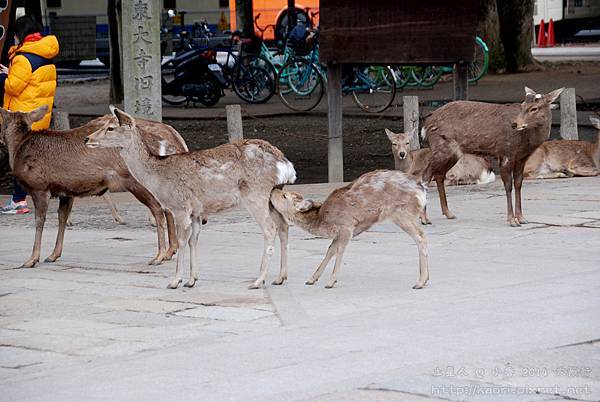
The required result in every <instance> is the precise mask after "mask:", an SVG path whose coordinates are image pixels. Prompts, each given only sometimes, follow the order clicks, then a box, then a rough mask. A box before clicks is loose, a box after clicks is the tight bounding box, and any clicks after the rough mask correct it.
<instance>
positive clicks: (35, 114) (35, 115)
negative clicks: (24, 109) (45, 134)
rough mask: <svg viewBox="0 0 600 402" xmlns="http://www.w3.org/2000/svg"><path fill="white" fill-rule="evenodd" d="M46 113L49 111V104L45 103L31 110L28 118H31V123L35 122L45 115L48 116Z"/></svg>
mask: <svg viewBox="0 0 600 402" xmlns="http://www.w3.org/2000/svg"><path fill="white" fill-rule="evenodd" d="M46 113H48V106H47V105H43V106H40V107H38V108H37V109H34V110H33V111H31V112H29V113H28V114H27V119H28V120H29V122H30V123H32V124H33V123H35V122H36V121H40V120H42V119H43V118H44V116H46Z"/></svg>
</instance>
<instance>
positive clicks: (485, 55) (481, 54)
mask: <svg viewBox="0 0 600 402" xmlns="http://www.w3.org/2000/svg"><path fill="white" fill-rule="evenodd" d="M474 52H475V55H474V60H473V62H472V63H469V67H468V70H467V74H468V79H469V84H474V83H476V82H477V81H479V80H480V79H481V77H483V76H484V75H485V74H486V73H487V70H488V67H489V63H490V57H489V51H488V47H487V45H486V44H485V42H484V41H483V40H482V39H481V38H480V37H479V36H477V37H475V50H474Z"/></svg>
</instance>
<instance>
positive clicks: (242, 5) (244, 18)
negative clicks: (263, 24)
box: [235, 0, 260, 51]
mask: <svg viewBox="0 0 600 402" xmlns="http://www.w3.org/2000/svg"><path fill="white" fill-rule="evenodd" d="M235 10H236V13H237V27H238V29H239V30H240V31H242V35H243V37H244V38H249V39H250V40H251V44H250V45H249V49H248V50H249V51H255V50H256V49H257V48H259V47H260V44H259V43H258V41H257V38H256V34H255V33H254V14H253V8H252V0H235Z"/></svg>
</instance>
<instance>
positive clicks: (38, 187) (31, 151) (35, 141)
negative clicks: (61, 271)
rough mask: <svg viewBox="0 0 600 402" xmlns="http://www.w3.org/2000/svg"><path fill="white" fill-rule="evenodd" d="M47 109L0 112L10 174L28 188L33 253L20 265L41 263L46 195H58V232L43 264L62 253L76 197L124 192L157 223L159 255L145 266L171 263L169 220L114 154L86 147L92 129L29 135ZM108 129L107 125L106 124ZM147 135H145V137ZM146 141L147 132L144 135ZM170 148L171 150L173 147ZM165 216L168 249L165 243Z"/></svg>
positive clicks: (172, 238) (172, 240)
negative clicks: (32, 228) (33, 219)
mask: <svg viewBox="0 0 600 402" xmlns="http://www.w3.org/2000/svg"><path fill="white" fill-rule="evenodd" d="M46 112H47V106H42V107H40V108H38V109H35V110H34V111H32V112H29V113H23V112H10V111H7V110H4V109H0V117H1V118H2V132H1V134H0V142H2V143H5V144H6V145H7V148H8V154H9V164H10V167H11V169H12V172H13V174H14V176H15V177H16V178H17V180H19V183H20V184H21V185H22V186H23V187H24V188H25V189H26V190H27V192H28V193H29V194H30V195H31V198H32V199H33V204H34V206H35V229H36V230H35V241H34V245H33V251H32V253H31V256H30V257H29V259H28V260H27V261H26V262H25V263H24V264H23V267H28V268H30V267H34V266H35V265H36V264H37V263H38V262H39V259H40V248H41V242H42V232H43V230H44V224H45V222H46V211H47V209H48V202H49V199H50V197H51V196H52V197H59V208H58V223H59V225H58V234H57V237H56V245H55V247H54V251H53V252H52V254H50V255H49V256H48V257H47V258H46V260H45V262H55V261H56V260H57V259H58V258H59V257H60V256H61V254H62V249H63V240H64V234H65V227H66V223H67V219H68V217H69V214H70V212H71V208H72V206H73V200H74V198H75V197H87V196H93V195H102V194H104V193H106V191H107V190H112V191H124V190H126V191H129V192H131V193H132V194H133V195H134V196H135V197H136V198H137V199H138V200H139V201H140V202H142V203H143V204H144V205H146V206H147V207H148V208H149V209H150V211H151V212H152V214H153V216H154V218H155V219H156V222H157V235H158V252H157V254H156V256H155V257H154V258H153V259H152V260H151V261H150V264H160V263H161V262H162V261H163V260H165V259H170V258H171V257H172V255H173V254H174V253H175V251H176V250H177V246H176V244H175V233H174V230H175V228H174V224H173V218H172V216H171V215H170V214H169V213H166V212H165V211H163V209H162V207H161V205H160V203H159V202H158V201H157V200H156V198H154V197H153V196H152V194H151V193H150V192H149V191H148V190H146V189H145V188H144V187H143V186H142V185H141V184H140V183H139V182H137V181H136V180H135V179H134V178H133V177H132V176H131V174H129V172H128V170H127V167H126V166H125V164H124V162H123V160H122V159H121V157H120V156H119V153H118V152H117V151H116V150H107V149H99V150H93V149H90V148H87V147H86V146H85V144H84V142H83V140H84V138H85V137H86V136H87V135H88V134H89V133H90V132H91V131H90V127H93V124H92V125H85V126H82V127H78V128H75V129H71V130H65V131H52V130H42V131H35V132H34V131H31V125H32V124H33V123H34V122H36V121H38V120H40V119H42V118H43V117H44V115H45V114H46ZM106 124H108V125H110V124H111V123H106ZM156 124H160V123H155V122H152V123H151V124H149V125H148V126H145V125H146V122H142V125H143V126H145V127H144V128H143V132H146V130H151V131H152V134H151V136H152V137H153V136H155V135H157V133H156ZM151 136H150V135H148V136H147V137H148V138H150V137H151ZM144 137H145V138H146V134H144ZM177 147H178V145H177V144H173V145H172V148H177ZM165 215H166V217H167V223H168V229H169V243H170V247H169V248H168V249H167V247H166V244H165V236H164V232H165Z"/></svg>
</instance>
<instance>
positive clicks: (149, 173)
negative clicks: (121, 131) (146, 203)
mask: <svg viewBox="0 0 600 402" xmlns="http://www.w3.org/2000/svg"><path fill="white" fill-rule="evenodd" d="M119 153H120V154H121V157H122V158H123V161H124V162H125V165H127V169H128V170H129V172H130V173H131V175H132V176H133V177H134V178H135V179H136V180H137V181H138V182H140V183H141V184H142V185H144V186H145V187H149V185H150V184H152V183H156V182H157V181H158V180H157V179H158V178H159V176H158V175H157V174H156V173H155V169H153V165H154V164H153V161H154V159H156V158H155V157H154V156H153V155H151V154H150V152H148V148H146V144H144V142H143V141H142V138H141V136H140V135H139V133H138V131H137V130H135V131H134V133H133V134H132V140H131V144H130V145H129V146H128V147H123V148H121V149H120V152H119ZM148 190H150V191H151V192H153V193H154V191H152V189H150V188H148Z"/></svg>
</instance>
